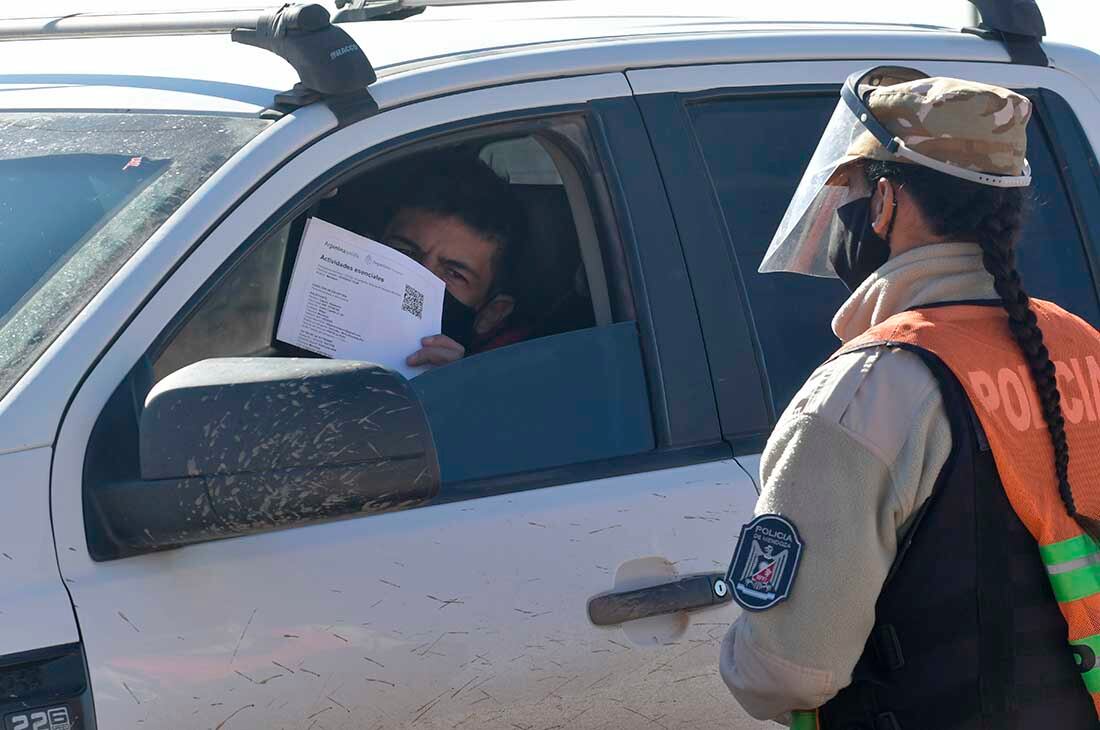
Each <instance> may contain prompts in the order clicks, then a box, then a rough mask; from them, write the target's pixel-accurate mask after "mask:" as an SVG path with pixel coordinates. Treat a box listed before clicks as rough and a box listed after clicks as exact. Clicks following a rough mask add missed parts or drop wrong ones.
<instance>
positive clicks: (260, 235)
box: [127, 99, 732, 506]
mask: <svg viewBox="0 0 1100 730" xmlns="http://www.w3.org/2000/svg"><path fill="white" fill-rule="evenodd" d="M613 101H615V100H607V101H606V102H605V103H601V104H597V103H591V104H570V105H558V106H550V107H541V108H537V109H526V110H521V111H514V112H505V113H500V114H493V115H488V116H484V117H478V118H475V119H467V120H462V121H458V122H451V123H448V124H444V125H439V126H436V127H431V128H429V129H423V130H417V131H415V132H411V133H409V134H405V135H401V136H398V137H393V138H390V139H387V140H385V141H382V142H380V143H378V144H376V145H373V146H371V147H370V148H369V149H366V150H363V151H360V152H358V153H356V154H354V155H352V156H350V157H348V158H346V159H345V160H343V161H342V162H341V163H339V164H337V165H335V166H334V167H332V168H331V169H329V170H327V171H326V172H325V173H323V174H322V175H319V176H318V177H316V178H314V179H313V180H311V181H309V182H308V183H306V184H304V185H302V186H301V187H300V189H299V190H298V191H297V193H295V194H294V196H292V197H291V198H290V199H289V200H288V201H286V202H285V203H284V204H283V205H281V206H280V207H279V208H278V209H277V210H276V211H275V212H274V213H273V214H272V215H270V216H269V217H268V218H267V219H266V220H265V221H264V222H263V223H261V224H260V225H259V226H258V227H257V228H256V229H255V230H254V231H253V232H252V234H251V235H250V236H249V237H248V238H246V239H245V240H244V241H243V242H242V243H241V244H240V245H239V246H238V247H237V249H236V250H235V251H234V252H233V253H232V254H230V255H229V256H228V257H227V258H226V260H225V261H223V262H222V264H221V265H220V266H219V267H218V269H217V270H216V271H215V272H214V273H213V274H212V275H211V276H210V277H208V278H207V280H206V281H205V282H203V284H202V285H201V286H200V287H199V288H198V289H196V291H195V293H194V294H192V296H191V297H190V298H189V299H188V301H187V303H186V304H185V305H184V306H183V307H182V308H181V309H180V310H179V312H177V314H176V315H175V317H174V318H173V319H172V321H171V322H170V323H169V324H167V325H166V326H165V327H164V329H163V330H162V331H161V333H160V334H159V335H158V336H157V338H156V339H155V340H154V341H153V344H152V345H151V346H150V348H149V349H148V350H147V352H146V355H145V357H146V358H149V357H150V356H153V357H155V354H156V353H159V352H160V351H161V350H163V349H164V347H165V346H166V345H167V343H168V342H170V341H171V339H172V337H173V336H174V335H175V333H176V332H178V331H179V329H180V328H181V327H182V326H183V325H184V324H185V323H186V321H187V320H188V319H189V318H190V316H191V315H192V314H193V313H194V312H195V311H196V310H197V309H198V308H199V307H200V306H201V304H202V302H203V300H204V299H205V298H206V296H207V295H208V294H209V293H210V291H211V290H212V289H214V288H215V287H217V286H218V285H219V284H220V282H221V281H222V280H223V279H224V278H225V277H227V276H228V275H229V274H230V273H231V272H232V271H233V270H234V269H235V268H236V266H237V265H238V264H239V263H240V262H241V261H243V260H244V258H245V257H246V256H248V255H249V254H250V253H251V252H252V251H254V250H255V249H256V248H257V247H259V246H260V245H262V244H263V243H264V242H265V241H267V240H269V239H270V237H271V236H272V235H274V234H276V233H277V232H278V231H280V230H281V229H282V228H283V227H284V226H286V225H288V224H290V223H292V222H293V221H294V220H295V219H296V218H297V217H298V216H300V215H302V214H303V213H306V212H307V211H308V210H309V209H310V208H311V207H312V206H314V205H316V204H317V203H318V202H319V201H320V200H321V199H322V197H323V195H324V194H325V193H326V192H327V191H330V190H332V189H333V188H335V187H339V186H340V185H341V184H343V183H344V182H346V181H347V180H349V179H351V178H353V177H355V176H357V175H360V174H362V173H363V172H364V171H366V170H367V169H368V168H369V167H371V166H372V165H373V164H375V163H376V162H377V161H378V160H379V158H384V157H388V156H390V155H392V154H393V153H394V152H397V151H399V150H400V151H407V150H409V149H411V148H415V147H417V146H430V145H431V144H433V143H434V142H436V141H438V140H439V139H440V138H448V139H450V138H454V137H455V136H456V135H458V134H468V135H469V136H475V135H477V134H478V133H479V132H480V131H481V130H484V129H486V128H494V131H495V130H497V129H504V128H509V127H514V128H515V129H516V130H518V129H520V128H521V127H522V126H523V125H524V124H532V125H533V124H538V123H545V122H546V120H548V119H550V118H554V117H574V118H580V119H583V120H584V122H585V126H586V128H587V130H588V132H589V134H590V137H591V141H592V144H593V147H594V149H595V152H596V156H597V159H596V161H595V163H596V164H598V165H601V166H602V169H601V170H599V171H598V173H599V174H598V175H596V176H593V175H592V174H591V171H590V170H589V169H587V165H585V168H586V169H584V173H585V180H586V185H588V186H592V185H594V180H593V178H594V177H600V178H602V181H603V182H604V183H605V184H606V186H607V188H608V190H607V191H606V196H607V198H606V199H599V198H597V197H593V194H595V195H597V196H598V195H601V194H603V193H604V191H593V190H587V191H586V192H587V193H588V194H589V204H590V205H591V206H592V212H593V217H594V218H595V220H596V222H597V226H598V228H599V230H600V233H601V234H604V235H607V236H608V239H607V242H608V243H611V244H613V245H618V246H620V247H621V250H622V252H623V254H624V255H625V256H626V258H627V265H628V268H629V269H630V281H629V285H630V286H631V287H632V289H633V299H634V308H635V310H636V311H635V314H636V321H637V324H638V329H639V336H640V338H641V345H642V346H641V349H642V358H643V363H642V365H643V369H644V372H645V374H646V378H647V381H648V382H649V383H650V389H651V393H650V396H651V397H650V403H649V406H650V413H651V417H653V418H654V437H655V441H656V443H655V448H654V449H653V450H652V451H649V452H643V453H640V454H632V455H627V456H621V457H615V458H611V459H606V460H599V461H593V462H584V463H577V464H569V465H563V466H558V467H550V468H544V469H539V470H534V471H531V472H524V473H517V474H506V475H500V476H494V477H487V478H482V479H474V480H469V481H464V482H449V483H447V484H446V485H445V488H444V489H443V490H442V491H441V494H440V496H439V497H438V498H437V499H436V500H433V501H432V502H429V503H428V504H427V505H424V506H430V505H433V504H440V503H447V502H454V501H462V500H467V499H475V498H480V497H486V496H492V495H500V494H507V493H512V492H518V491H527V490H531V489H538V488H544V487H551V486H561V485H568V484H572V483H577V482H582V481H591V480H596V479H602V478H608V477H615V476H622V475H625V474H632V473H644V472H649V471H658V470H663V469H669V468H675V467H681V466H687V465H690V464H697V463H707V462H713V461H719V460H723V459H729V458H731V457H732V453H731V451H730V449H729V447H728V446H727V445H726V444H724V443H723V442H722V441H721V438H720V436H719V434H718V429H717V427H716V426H715V428H714V431H713V437H712V438H710V439H695V440H694V441H692V442H685V441H684V440H683V439H681V440H680V441H677V440H676V435H677V434H676V433H675V431H674V429H669V428H667V427H666V428H663V429H662V428H661V416H662V415H663V411H662V409H661V408H660V407H659V404H660V403H661V401H655V400H654V398H653V392H654V391H656V392H658V393H660V394H661V395H662V396H664V401H663V402H664V403H667V402H669V399H670V398H672V397H673V396H674V395H675V394H677V393H680V392H681V391H683V390H685V386H686V387H690V388H692V389H694V390H695V391H698V390H699V385H698V384H699V382H700V381H699V378H697V377H696V373H694V372H693V370H692V368H690V367H683V368H671V369H670V368H667V367H666V368H665V369H664V370H663V371H662V370H661V369H659V367H654V359H655V357H656V354H657V353H669V352H671V353H677V354H680V355H684V356H689V355H690V352H691V351H692V347H695V348H696V349H699V350H701V349H702V346H703V345H702V335H701V333H699V332H698V328H697V327H696V328H692V327H690V326H679V327H676V328H667V329H666V330H665V331H662V333H661V334H662V335H663V336H664V339H662V340H661V341H660V342H658V337H657V334H656V333H655V332H654V327H653V324H652V322H653V319H654V318H653V316H652V314H651V312H652V310H653V302H654V301H655V300H658V299H660V300H661V301H664V300H667V299H669V298H675V297H680V298H681V299H683V298H684V297H685V296H686V297H687V298H689V299H690V290H689V289H688V287H687V284H686V280H684V281H683V291H680V292H669V291H667V290H668V288H670V285H669V280H666V279H661V280H658V281H651V280H650V279H649V278H648V277H647V278H645V279H639V278H638V277H639V276H641V275H642V274H641V272H642V271H643V270H645V271H647V272H648V271H649V270H648V269H644V267H642V265H641V263H640V258H641V257H640V255H639V251H638V249H639V247H640V246H642V245H646V244H648V245H649V246H650V248H652V247H654V246H659V247H660V251H659V253H662V254H666V255H667V250H668V249H669V248H676V247H678V244H679V239H678V237H677V238H674V239H672V240H673V242H675V244H676V247H670V246H669V244H670V240H669V239H664V238H662V239H658V238H657V237H655V236H654V235H641V236H639V235H637V232H636V230H635V228H634V225H633V221H634V220H636V219H637V217H638V216H637V213H636V211H638V210H639V207H640V206H639V205H637V204H633V205H632V204H631V200H632V197H631V195H632V194H633V193H634V192H636V191H634V190H632V189H631V184H629V183H628V184H624V183H623V180H622V179H621V175H620V170H619V169H618V168H617V167H616V165H615V160H616V159H617V158H615V157H614V153H613V151H612V147H615V145H611V144H610V143H609V140H608V130H607V128H606V127H605V124H606V123H607V120H606V117H607V116H608V115H611V116H614V115H615V114H616V110H615V107H614V105H613V104H611V103H609V102H613ZM625 102H626V103H627V104H629V105H630V107H631V108H633V100H632V99H626V100H625ZM618 123H619V124H621V123H622V122H621V121H619V122H618ZM615 124H616V122H612V125H613V126H614V125H615ZM567 149H568V148H567ZM307 153H308V152H307ZM636 157H637V156H635V158H636ZM571 162H573V163H574V164H577V163H578V162H579V161H578V160H576V159H574V158H572V157H571ZM652 164H653V166H654V167H655V164H656V163H655V162H653V163H652ZM652 180H655V178H652V179H651V181H652ZM662 195H663V191H662ZM608 203H609V204H610V205H609V206H608V205H607V204H608ZM607 207H610V210H605V208H607ZM642 207H645V210H646V216H645V220H646V222H647V223H648V224H649V225H650V228H651V229H652V230H658V229H660V228H661V226H660V222H659V218H657V216H659V213H660V212H659V211H654V210H652V206H642ZM631 212H634V215H633V216H632V215H631ZM609 215H610V219H609ZM667 216H668V217H669V218H671V211H667ZM616 224H617V225H616ZM614 268H615V267H607V272H608V274H609V275H611V274H612V272H613V271H614ZM673 273H674V272H673ZM675 278H676V277H675V276H674V275H673V276H672V277H671V281H675ZM618 313H619V309H618V308H616V314H618ZM690 316H691V317H692V318H695V321H696V323H697V315H696V314H695V312H694V306H692V311H691V314H690ZM681 324H682V323H681ZM693 332H694V333H695V335H696V336H695V338H694V340H695V341H694V342H693V341H692V337H691V334H692V333H693ZM673 339H675V341H676V342H675V344H669V345H666V341H667V340H673ZM677 345H678V346H679V347H677ZM676 359H680V358H679V357H677V358H676ZM139 364H140V363H139ZM135 367H136V366H135ZM662 372H663V373H664V377H656V376H655V373H662ZM127 380H129V378H127ZM655 382H656V386H657V387H654V383H655ZM706 382H707V383H708V384H709V379H708V380H707V381H706ZM707 397H708V398H711V396H710V394H709V386H708V393H707ZM710 405H711V409H712V412H713V402H711V404H710ZM705 415H706V414H703V416H702V417H700V416H698V415H696V417H695V418H694V419H690V418H689V419H685V423H690V424H691V425H692V427H694V428H696V430H697V429H698V424H699V423H704V424H705V423H706V418H705ZM714 421H715V424H716V423H717V417H716V415H715V416H714ZM666 422H667V421H666Z"/></svg>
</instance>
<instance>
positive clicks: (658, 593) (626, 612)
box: [588, 573, 732, 626]
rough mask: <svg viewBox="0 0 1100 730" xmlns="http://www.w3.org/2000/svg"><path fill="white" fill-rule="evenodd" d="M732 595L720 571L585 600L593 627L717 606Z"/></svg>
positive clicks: (727, 600)
mask: <svg viewBox="0 0 1100 730" xmlns="http://www.w3.org/2000/svg"><path fill="white" fill-rule="evenodd" d="M731 598H732V596H731V594H730V587H729V584H728V583H726V576H725V575H724V574H723V573H700V574H698V575H688V576H685V577H683V578H680V579H679V580H675V581H672V582H671V583H661V584H660V585H655V586H650V587H649V588H639V589H637V590H633V591H623V592H621V593H604V594H602V595H599V596H595V597H593V598H591V599H589V601H588V618H589V620H590V621H591V622H592V623H594V624H595V625H596V626H614V625H616V624H621V623H623V622H624V621H634V620H636V619H640V618H647V617H649V616H660V615H662V614H666V613H676V612H677V611H691V610H693V609H697V608H706V607H708V606H716V605H719V604H722V603H727V602H729V600H730V599H731Z"/></svg>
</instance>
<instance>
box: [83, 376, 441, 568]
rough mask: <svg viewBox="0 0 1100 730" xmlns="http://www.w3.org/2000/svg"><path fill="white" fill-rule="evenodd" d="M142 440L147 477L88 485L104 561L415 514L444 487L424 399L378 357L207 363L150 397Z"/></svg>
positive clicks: (141, 428)
mask: <svg viewBox="0 0 1100 730" xmlns="http://www.w3.org/2000/svg"><path fill="white" fill-rule="evenodd" d="M138 443H139V448H138V460H139V462H140V478H136V479H115V480H109V481H106V482H103V483H99V484H96V485H94V487H93V488H91V489H88V490H86V494H87V495H88V499H89V500H90V502H91V504H89V505H88V506H89V507H90V508H91V510H90V511H91V513H93V514H94V515H96V516H97V517H98V522H99V523H100V524H99V527H100V528H101V531H102V532H103V533H104V536H105V537H106V543H108V544H109V545H111V547H112V548H113V549H112V550H109V551H105V552H107V553H109V554H106V555H100V556H97V555H96V554H95V551H94V550H93V557H95V558H97V559H109V558H110V557H121V556H125V555H134V554H138V553H144V552H150V551H154V550H161V549H165V548H172V547H180V546H183V545H188V544H191V543H197V542H204V541H207V540H215V539H219V538H226V537H234V536H239V535H247V534H252V533H255V532H259V531H263V530H270V529H276V528H282V527H289V526H294V525H300V524H303V523H308V522H312V521H317V520H324V519H331V518H336V517H347V516H351V515H365V514H375V513H379V512H385V511H390V510H395V509H400V508H405V507H411V506H415V505H418V504H422V503H424V502H426V501H428V500H430V499H432V498H433V497H434V496H435V495H436V494H437V493H438V491H439V482H440V476H439V461H438V458H437V455H436V451H435V444H434V442H433V439H432V435H431V430H430V428H429V426H428V422H427V418H426V416H425V414H424V410H423V408H421V406H420V403H419V401H418V400H417V397H416V395H415V393H414V392H413V391H412V389H411V388H410V387H409V385H408V382H407V381H406V380H405V379H404V378H403V377H402V376H401V375H399V374H397V373H394V372H392V371H389V370H385V369H384V368H381V367H379V366H376V365H373V364H370V363H362V362H350V361H339V360H314V359H297V358H223V359H212V360H203V361H201V362H198V363H195V364H193V365H190V366H188V367H186V368H183V369H182V370H179V371H177V372H175V373H172V374H171V375H169V376H168V377H166V378H164V379H163V380H162V381H160V382H159V383H157V385H156V386H154V387H153V389H152V390H151V391H150V392H149V395H148V397H147V398H146V399H145V405H144V408H143V409H142V410H141V413H140V418H139V426H138ZM99 542H101V543H102V542H104V541H103V540H100V541H99Z"/></svg>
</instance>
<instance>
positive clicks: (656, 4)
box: [0, 0, 1100, 52]
mask: <svg viewBox="0 0 1100 730" xmlns="http://www.w3.org/2000/svg"><path fill="white" fill-rule="evenodd" d="M321 1H322V4H324V5H327V6H328V7H329V8H330V9H335V3H334V0H321ZM280 2H281V0H50V2H48V3H46V2H43V1H42V0H0V18H2V17H28V16H39V15H43V14H46V13H48V14H50V15H64V14H67V13H75V12H107V11H114V10H128V11H141V10H144V11H152V10H176V9H184V8H187V9H215V8H218V9H220V8H225V7H268V6H275V5H278V4H280ZM569 4H571V5H574V6H575V7H580V6H584V7H586V9H588V8H592V7H598V6H601V5H602V6H604V7H608V6H617V7H629V8H631V9H634V10H639V11H641V12H645V13H646V14H648V13H649V12H660V11H661V10H664V11H666V12H667V11H668V9H669V8H670V7H672V8H675V7H681V8H691V9H692V10H693V11H694V10H698V11H700V12H703V13H707V14H710V13H713V14H716V15H727V14H730V13H731V9H732V13H733V14H734V15H736V16H744V17H746V18H751V19H767V20H843V21H872V22H901V23H929V24H934V25H947V26H954V25H957V26H962V25H967V24H969V23H970V12H971V8H972V7H973V6H971V5H970V3H968V2H966V0H920V2H913V3H900V2H890V3H884V2H882V0H832V2H826V1H823V0H783V1H782V2H773V3H768V4H764V5H766V6H767V10H766V11H763V12H762V11H761V10H760V6H761V4H759V3H755V2H748V0H571V1H570V3H569ZM740 6H744V9H742V8H741V7H740ZM1039 7H1040V8H1042V10H1043V15H1044V16H1045V18H1046V22H1047V30H1048V36H1047V37H1048V39H1050V40H1057V41H1062V42H1067V43H1074V44H1077V45H1082V46H1085V47H1086V48H1092V49H1093V50H1095V51H1097V52H1100V33H1098V32H1097V23H1098V22H1100V3H1097V2H1094V1H1093V0H1039ZM44 11H45V12H44ZM429 12H433V11H429ZM435 12H447V13H455V12H461V11H460V10H458V9H449V10H444V11H435Z"/></svg>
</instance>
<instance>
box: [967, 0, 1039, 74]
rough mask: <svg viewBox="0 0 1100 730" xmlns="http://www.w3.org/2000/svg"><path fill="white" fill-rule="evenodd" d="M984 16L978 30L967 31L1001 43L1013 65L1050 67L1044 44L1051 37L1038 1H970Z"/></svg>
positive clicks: (968, 29)
mask: <svg viewBox="0 0 1100 730" xmlns="http://www.w3.org/2000/svg"><path fill="white" fill-rule="evenodd" d="M970 3H971V4H972V5H974V6H975V7H976V8H977V9H978V12H979V13H980V14H981V22H980V23H979V24H978V27H976V28H963V31H964V32H966V33H972V34H974V35H976V36H979V37H981V38H985V39H987V40H993V41H999V42H1001V43H1003V44H1004V46H1005V48H1007V49H1008V55H1009V58H1011V59H1012V62H1013V63H1019V64H1024V65H1028V66H1049V65H1050V59H1049V58H1047V54H1046V52H1045V51H1043V47H1042V45H1041V41H1042V39H1043V36H1045V35H1046V34H1047V26H1046V21H1044V20H1043V11H1042V10H1040V9H1039V4H1038V2H1036V0H970Z"/></svg>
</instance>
